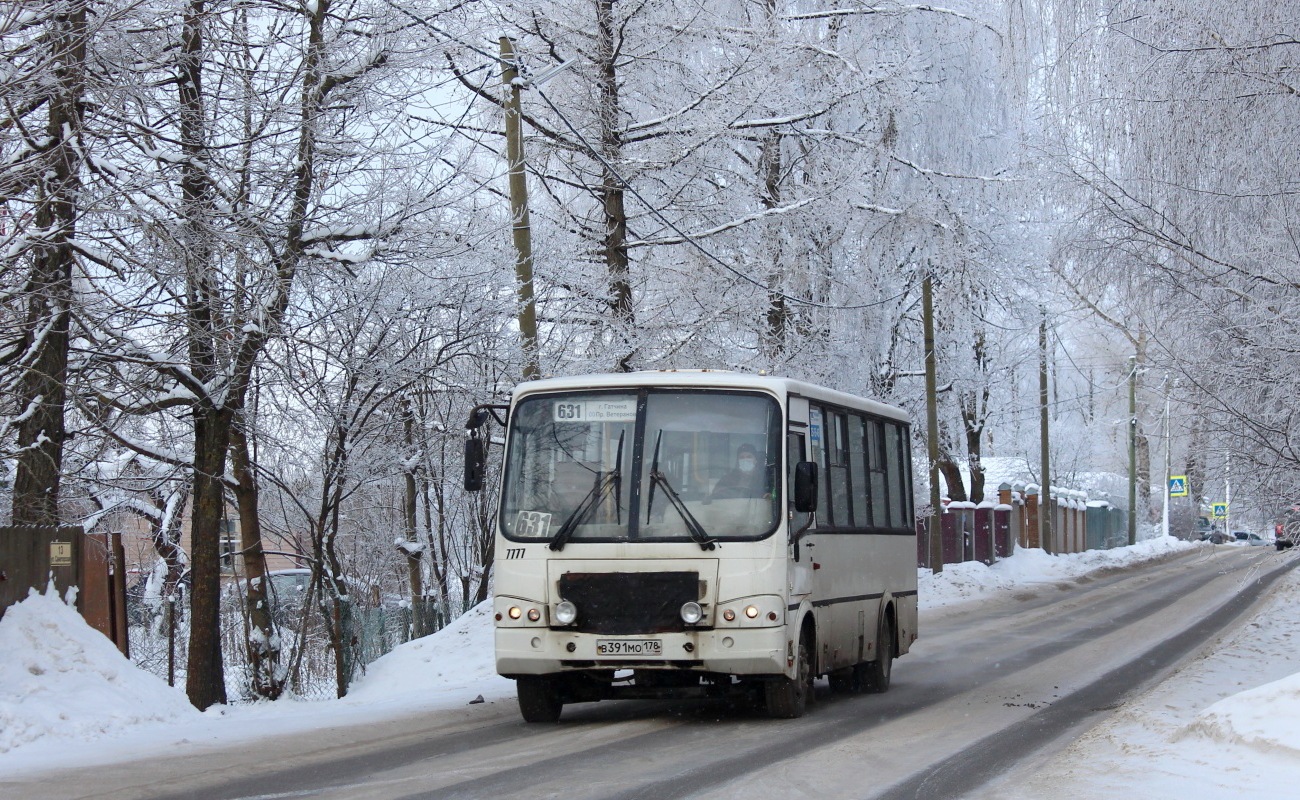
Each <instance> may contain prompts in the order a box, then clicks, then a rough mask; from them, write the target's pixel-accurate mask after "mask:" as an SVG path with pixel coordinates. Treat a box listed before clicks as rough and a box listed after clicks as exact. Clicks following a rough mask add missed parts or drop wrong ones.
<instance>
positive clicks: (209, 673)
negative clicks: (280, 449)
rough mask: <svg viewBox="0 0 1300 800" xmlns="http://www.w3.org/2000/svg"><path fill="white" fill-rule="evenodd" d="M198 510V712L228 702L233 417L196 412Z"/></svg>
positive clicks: (190, 689) (193, 662)
mask: <svg viewBox="0 0 1300 800" xmlns="http://www.w3.org/2000/svg"><path fill="white" fill-rule="evenodd" d="M194 415H195V423H194V508H193V513H192V515H191V522H190V556H191V558H190V567H191V571H190V575H191V579H192V581H193V584H192V586H191V588H190V641H189V668H188V672H187V673H186V676H185V694H186V695H187V696H188V697H189V699H190V702H191V703H193V704H194V706H195V708H199V709H204V708H208V707H209V706H212V705H215V704H218V703H220V704H224V703H225V702H226V680H225V670H224V667H223V665H222V660H221V614H220V610H221V519H222V517H223V515H224V511H225V500H224V492H223V491H222V488H223V487H222V483H221V478H222V476H223V475H224V474H225V471H226V450H227V448H228V447H229V444H230V412H229V411H228V410H226V409H214V408H210V407H206V406H204V407H200V408H197V409H195V413H194Z"/></svg>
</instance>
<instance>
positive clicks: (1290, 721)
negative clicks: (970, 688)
mask: <svg viewBox="0 0 1300 800" xmlns="http://www.w3.org/2000/svg"><path fill="white" fill-rule="evenodd" d="M1203 546H1207V545H1200V544H1190V543H1186V542H1179V541H1177V540H1174V539H1171V538H1163V539H1155V540H1151V541H1145V542H1141V543H1139V544H1138V545H1136V546H1134V547H1129V548H1120V549H1117V550H1110V551H1095V552H1089V553H1079V554H1075V555H1067V556H1049V555H1047V554H1045V553H1044V552H1042V551H1041V550H1020V551H1018V552H1017V553H1016V555H1015V556H1013V557H1012V558H1009V559H1006V560H1004V561H1001V562H998V563H997V564H995V565H993V566H992V567H987V566H984V565H983V564H979V563H968V564H950V565H947V566H945V567H944V571H943V572H942V573H941V574H940V575H937V576H936V575H931V574H930V573H928V572H926V571H921V572H920V583H921V586H920V594H921V602H922V608H923V609H926V610H934V609H937V608H944V607H955V606H958V605H961V604H965V603H968V602H971V601H974V600H978V599H981V598H988V597H994V596H997V595H1000V594H1006V593H1009V592H1012V591H1014V590H1016V589H1019V588H1024V587H1026V586H1032V585H1034V584H1037V583H1044V582H1056V581H1060V580H1068V579H1071V578H1076V577H1080V576H1082V575H1086V574H1088V573H1090V572H1094V571H1097V570H1101V569H1110V568H1122V567H1125V566H1131V565H1133V564H1137V563H1140V562H1143V561H1147V560H1151V559H1159V558H1164V557H1167V556H1169V555H1171V554H1173V553H1175V552H1177V551H1179V550H1184V549H1189V548H1195V547H1203ZM1297 605H1300V574H1297V573H1293V574H1292V575H1290V576H1288V577H1286V578H1283V579H1282V580H1281V581H1279V583H1278V584H1277V588H1276V590H1275V591H1274V593H1273V596H1272V597H1271V598H1270V599H1269V600H1268V601H1267V602H1266V604H1265V606H1264V607H1263V610H1262V611H1261V612H1260V613H1258V614H1257V615H1256V616H1255V618H1254V619H1253V620H1252V621H1251V622H1249V623H1248V624H1247V625H1246V626H1245V627H1243V628H1242V629H1241V630H1240V631H1239V632H1238V633H1237V634H1235V635H1234V636H1232V637H1231V638H1229V639H1226V640H1225V641H1223V642H1221V643H1220V644H1219V646H1218V647H1217V648H1215V649H1213V650H1212V651H1211V652H1210V653H1209V654H1208V655H1206V656H1203V657H1202V658H1200V659H1199V660H1196V661H1193V662H1191V663H1189V664H1187V665H1185V666H1184V667H1183V668H1182V669H1181V670H1179V671H1178V672H1176V673H1175V674H1174V675H1173V676H1172V677H1170V678H1169V679H1167V680H1166V681H1164V682H1163V683H1161V684H1159V685H1158V686H1157V687H1156V688H1155V689H1154V690H1153V691H1151V692H1149V693H1147V694H1145V695H1143V696H1142V697H1140V698H1137V699H1135V700H1134V701H1131V702H1130V703H1128V704H1126V705H1125V706H1124V707H1123V708H1121V709H1120V710H1119V711H1118V712H1117V713H1116V714H1115V715H1113V716H1112V717H1111V718H1110V719H1109V720H1108V721H1106V722H1104V723H1102V724H1101V725H1099V726H1097V727H1096V728H1094V729H1092V730H1090V731H1088V732H1087V733H1085V734H1084V735H1083V736H1081V737H1080V738H1079V740H1078V741H1076V742H1075V743H1073V745H1071V746H1070V747H1069V748H1067V749H1066V750H1065V751H1064V752H1063V753H1056V754H1053V755H1052V756H1051V758H1050V760H1049V761H1048V762H1047V763H1046V764H1044V765H1042V766H1041V768H1040V769H1037V770H1035V771H1033V777H1032V778H1030V779H1026V780H1019V779H1018V780H1017V781H1016V783H1017V785H1016V786H1014V787H1011V786H1007V785H1001V786H999V787H998V788H997V795H996V796H998V797H1009V798H1012V797H1025V798H1031V797H1032V798H1048V797H1057V796H1062V797H1063V796H1064V795H1062V794H1061V793H1062V792H1067V793H1068V794H1069V795H1070V796H1071V797H1073V796H1075V795H1077V794H1078V793H1079V792H1080V791H1084V792H1087V791H1089V790H1091V794H1092V795H1093V796H1102V797H1110V796H1118V795H1119V793H1120V792H1123V793H1124V794H1125V795H1135V794H1136V795H1139V796H1142V797H1148V798H1160V797H1169V798H1178V800H1197V799H1198V798H1218V797H1222V796H1227V795H1228V794H1231V795H1232V796H1236V797H1244V798H1252V797H1258V798H1273V797H1280V796H1290V795H1291V794H1292V790H1293V789H1294V785H1295V784H1296V782H1297V781H1300V619H1298V618H1297V615H1294V614H1291V613H1288V612H1289V611H1290V610H1291V609H1294V608H1296V607H1297ZM513 695H514V686H513V682H511V681H508V680H506V679H504V678H501V677H499V676H497V675H496V674H495V673H494V671H493V665H492V625H491V619H490V604H487V603H485V604H483V605H480V606H478V607H477V608H475V609H473V610H472V611H471V612H469V613H468V614H466V615H465V616H463V617H461V618H460V619H459V620H457V621H456V622H455V623H453V624H452V625H450V626H449V627H447V628H445V629H443V630H441V631H439V632H438V633H436V634H434V635H433V636H429V637H426V638H424V639H420V640H417V641H414V642H409V643H407V644H405V645H402V646H401V647H398V648H397V649H396V650H394V651H393V652H392V653H389V654H388V655H386V656H384V657H383V658H381V659H379V660H378V661H376V662H375V663H373V664H371V665H370V667H369V669H368V672H367V674H366V676H365V677H364V678H363V679H362V680H361V681H360V682H359V683H357V684H356V685H355V686H353V687H352V690H351V691H350V692H349V695H348V696H347V697H346V698H343V699H341V700H329V701H310V702H308V701H299V700H281V701H279V702H276V703H259V704H253V705H247V706H232V707H226V708H220V709H209V710H208V711H207V712H203V713H200V712H198V711H195V710H194V709H193V708H191V707H190V706H189V704H188V703H187V702H186V700H185V696H184V693H183V692H182V691H181V690H180V689H179V688H171V687H168V686H167V685H166V684H165V683H164V682H162V681H160V680H158V679H157V678H155V677H154V676H152V675H149V674H147V673H145V672H143V671H141V670H138V669H136V668H135V667H134V666H133V665H131V664H130V662H128V661H127V660H126V659H124V658H123V657H122V656H121V655H120V654H119V653H118V652H117V650H116V649H115V648H114V647H113V646H112V645H111V644H110V643H109V642H108V641H107V640H106V639H104V638H103V637H102V636H100V635H99V634H98V633H95V632H94V631H92V630H91V629H89V628H88V627H87V626H86V625H85V624H84V623H83V622H82V621H81V618H80V617H79V616H78V615H77V614H76V613H75V612H73V611H72V610H71V609H70V608H68V606H66V605H65V604H64V603H63V602H62V601H61V600H59V599H58V598H57V597H55V596H53V595H49V594H47V595H37V594H33V595H32V596H31V597H29V598H28V599H27V600H25V601H24V602H22V603H20V604H18V605H16V606H14V607H12V608H11V609H9V611H8V612H6V614H5V617H4V619H2V620H0V772H3V773H6V774H11V775H12V774H16V773H19V772H26V771H31V770H40V769H51V768H57V767H59V766H61V765H65V764H67V763H77V764H78V765H87V764H94V763H111V762H115V761H125V760H128V759H132V758H143V757H147V756H150V755H155V754H158V753H162V752H167V751H170V750H174V749H175V748H176V747H177V746H178V744H182V745H194V746H221V745H222V744H235V743H237V742H243V741H247V740H248V739H249V738H250V737H253V736H272V735H282V734H286V733H292V732H293V731H299V730H308V729H315V728H320V727H323V726H327V725H328V726H336V725H347V724H359V723H363V722H371V721H375V720H382V719H389V718H395V717H398V716H405V715H409V714H412V713H418V712H430V711H433V712H443V713H465V711H466V709H467V707H468V706H470V705H473V704H474V703H475V702H476V701H479V700H480V698H481V700H482V701H483V702H484V703H488V704H492V703H501V702H506V703H510V702H512V700H513Z"/></svg>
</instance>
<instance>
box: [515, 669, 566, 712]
mask: <svg viewBox="0 0 1300 800" xmlns="http://www.w3.org/2000/svg"><path fill="white" fill-rule="evenodd" d="M515 693H516V694H517V695H518V697H519V713H520V714H522V715H523V718H524V722H556V721H557V720H559V718H560V711H561V710H562V709H563V708H564V701H563V700H561V699H560V692H559V687H558V686H556V681H555V680H554V679H553V678H551V677H550V676H549V675H520V676H519V677H518V678H517V679H516V680H515Z"/></svg>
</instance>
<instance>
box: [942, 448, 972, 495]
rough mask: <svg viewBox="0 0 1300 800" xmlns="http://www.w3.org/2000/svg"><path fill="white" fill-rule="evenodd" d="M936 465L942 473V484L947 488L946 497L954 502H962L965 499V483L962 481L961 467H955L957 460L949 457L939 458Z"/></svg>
mask: <svg viewBox="0 0 1300 800" xmlns="http://www.w3.org/2000/svg"><path fill="white" fill-rule="evenodd" d="M938 466H939V472H940V473H941V474H942V475H943V483H944V486H946V487H947V489H948V499H949V500H952V501H954V502H964V501H965V500H966V485H965V483H963V481H962V477H961V469H959V468H958V467H957V462H956V461H953V460H952V459H951V458H940V459H939V461H938Z"/></svg>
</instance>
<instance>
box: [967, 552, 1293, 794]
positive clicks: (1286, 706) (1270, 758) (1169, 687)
mask: <svg viewBox="0 0 1300 800" xmlns="http://www.w3.org/2000/svg"><path fill="white" fill-rule="evenodd" d="M1271 552H1272V551H1270V553H1271ZM1276 557H1277V558H1296V557H1297V556H1295V555H1292V554H1291V553H1287V554H1285V555H1284V554H1280V553H1279V554H1276ZM1298 606H1300V570H1293V571H1292V572H1291V573H1290V574H1288V575H1285V576H1283V577H1282V578H1281V579H1280V580H1279V581H1278V582H1277V583H1276V584H1275V586H1274V589H1273V591H1272V592H1271V593H1270V595H1269V597H1268V598H1267V599H1266V600H1264V601H1263V602H1262V603H1261V605H1260V606H1259V608H1258V609H1256V611H1255V613H1254V616H1253V617H1252V618H1251V619H1250V620H1249V621H1248V622H1246V623H1245V624H1244V625H1243V626H1241V627H1240V628H1238V629H1236V630H1235V631H1234V632H1233V633H1231V634H1229V635H1227V636H1226V637H1224V638H1223V639H1222V640H1220V641H1219V642H1217V643H1215V644H1214V645H1213V646H1212V647H1211V648H1209V649H1208V650H1207V652H1205V653H1204V654H1202V655H1201V656H1200V657H1198V658H1195V659H1193V660H1191V661H1189V662H1188V663H1186V664H1184V665H1183V666H1182V667H1180V668H1179V669H1178V670H1176V671H1174V672H1173V673H1172V674H1171V675H1169V676H1168V677H1167V678H1165V679H1164V680H1163V681H1161V682H1160V683H1159V684H1157V685H1156V686H1155V687H1154V688H1152V689H1150V690H1148V691H1146V692H1144V693H1143V694H1141V695H1139V696H1137V697H1135V698H1133V699H1132V700H1130V701H1128V702H1126V703H1125V704H1124V705H1122V706H1121V707H1120V708H1119V710H1118V711H1116V713H1115V714H1113V715H1112V716H1111V717H1110V718H1109V719H1107V720H1106V721H1105V722H1103V723H1101V724H1100V725H1097V726H1096V727H1094V728H1091V729H1089V730H1087V731H1085V732H1084V733H1083V734H1082V735H1080V736H1079V738H1078V739H1077V740H1075V741H1074V742H1073V743H1072V744H1070V745H1069V746H1067V747H1066V748H1065V749H1064V750H1062V751H1058V752H1054V753H1050V754H1047V755H1045V756H1043V757H1040V758H1038V759H1034V760H1031V761H1030V762H1029V763H1027V764H1023V765H1021V766H1020V767H1018V768H1017V769H1016V770H1015V771H1013V772H1011V773H1009V774H1007V775H1004V776H1003V777H1002V778H1001V779H1000V780H999V781H998V782H996V783H994V784H991V785H990V786H988V787H987V788H986V789H985V790H983V791H980V792H977V793H974V794H973V795H971V797H974V798H987V799H988V800H993V799H994V798H996V800H1053V799H1055V798H1060V800H1066V799H1067V798H1069V800H1073V798H1076V797H1079V796H1088V797H1130V796H1136V797H1142V798H1144V800H1194V799H1197V798H1207V799H1208V798H1222V797H1233V798H1238V800H1255V799H1257V800H1275V799H1276V798H1279V797H1294V796H1296V785H1297V784H1298V783H1300V615H1297V614H1296V613H1295V609H1296V608H1297V607H1298Z"/></svg>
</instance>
